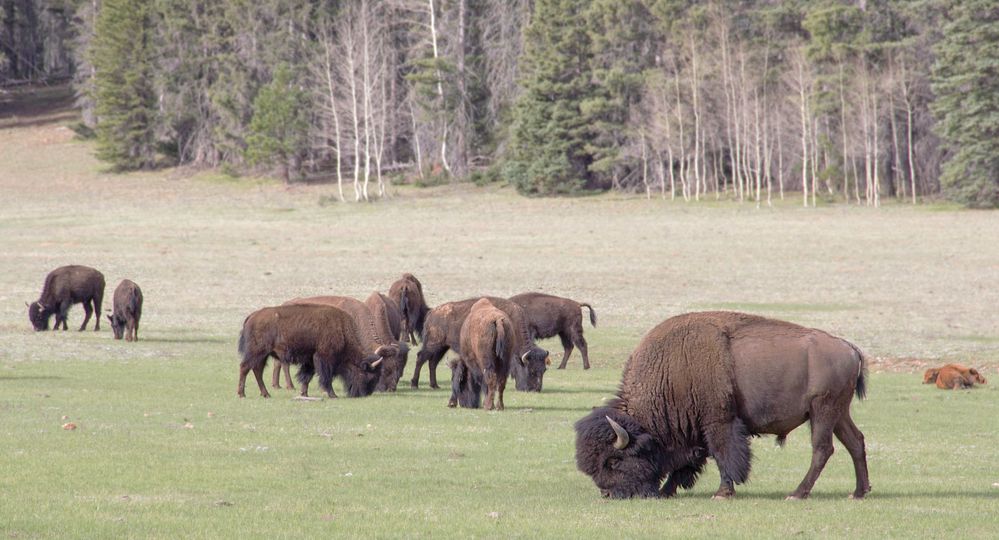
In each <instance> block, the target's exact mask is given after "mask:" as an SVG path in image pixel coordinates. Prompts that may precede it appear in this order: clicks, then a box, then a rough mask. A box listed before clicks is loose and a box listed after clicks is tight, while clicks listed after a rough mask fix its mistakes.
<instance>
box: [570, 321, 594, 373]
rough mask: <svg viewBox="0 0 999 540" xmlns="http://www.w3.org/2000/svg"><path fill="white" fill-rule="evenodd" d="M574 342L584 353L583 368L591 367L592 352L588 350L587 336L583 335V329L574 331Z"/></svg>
mask: <svg viewBox="0 0 999 540" xmlns="http://www.w3.org/2000/svg"><path fill="white" fill-rule="evenodd" d="M572 342H573V343H574V344H575V345H576V347H579V352H580V353H582V354H583V369H590V353H589V351H588V350H587V346H586V338H584V337H583V330H582V329H580V330H578V331H576V332H574V333H573V335H572Z"/></svg>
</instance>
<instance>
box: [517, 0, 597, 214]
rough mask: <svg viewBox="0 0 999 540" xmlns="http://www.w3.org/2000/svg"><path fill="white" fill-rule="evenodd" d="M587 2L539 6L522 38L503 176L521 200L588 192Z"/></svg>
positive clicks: (547, 0)
mask: <svg viewBox="0 0 999 540" xmlns="http://www.w3.org/2000/svg"><path fill="white" fill-rule="evenodd" d="M588 4H589V2H588V1H587V0H538V2H537V3H536V4H535V12H534V15H533V17H532V18H531V23H530V25H529V26H528V27H527V29H526V30H525V33H524V39H525V44H524V47H525V50H524V56H523V58H522V60H521V61H522V63H523V70H522V73H523V75H522V80H521V84H522V88H523V92H522V94H521V96H520V98H519V99H518V101H517V103H516V105H515V107H514V117H513V121H512V129H511V132H512V141H511V144H510V147H509V149H508V155H507V158H506V164H505V167H504V170H505V172H506V175H507V177H508V178H509V179H510V181H511V182H512V183H513V184H514V185H515V186H516V187H517V190H518V191H520V192H521V193H525V194H536V195H556V194H561V193H573V192H577V191H579V190H581V189H584V188H585V187H587V186H588V182H589V179H590V172H589V170H588V168H589V165H590V163H591V162H592V156H591V155H590V154H589V153H587V151H586V141H587V130H588V126H587V125H586V120H585V118H584V116H583V114H582V112H581V111H580V104H581V103H582V102H583V100H585V99H586V98H587V97H589V96H590V93H591V87H590V70H589V60H590V42H589V37H588V36H587V33H586V26H585V23H584V21H583V14H584V11H585V9H586V7H587V5H588Z"/></svg>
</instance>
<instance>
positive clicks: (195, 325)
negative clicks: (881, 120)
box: [0, 113, 999, 538]
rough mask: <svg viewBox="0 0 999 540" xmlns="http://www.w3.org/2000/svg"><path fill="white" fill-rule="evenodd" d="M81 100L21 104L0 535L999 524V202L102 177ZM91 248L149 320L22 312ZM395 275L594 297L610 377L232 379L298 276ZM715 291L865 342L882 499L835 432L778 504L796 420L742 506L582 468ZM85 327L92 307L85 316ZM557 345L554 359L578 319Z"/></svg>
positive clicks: (307, 284)
mask: <svg viewBox="0 0 999 540" xmlns="http://www.w3.org/2000/svg"><path fill="white" fill-rule="evenodd" d="M60 115H61V116H60ZM64 117H65V114H64V113H58V114H56V115H54V116H53V117H52V119H53V120H57V121H55V122H48V123H46V122H45V121H44V117H41V118H27V120H29V122H23V121H24V120H25V118H24V117H21V118H19V119H18V122H17V123H13V124H5V123H4V122H3V121H0V164H2V165H0V464H2V466H3V474H0V493H2V494H3V497H0V535H3V536H5V537H17V538H35V537H39V538H53V537H55V538H65V537H69V538H106V537H138V538H144V537H155V538H178V537H190V538H215V537H235V536H242V535H247V536H251V537H296V538H300V537H319V536H336V537H429V536H434V537H503V538H507V537H526V538H537V537H558V538H564V537H570V538H571V537H587V538H591V537H593V538H595V537H601V538H608V537H625V538H630V537H653V536H657V537H661V536H695V537H744V536H768V537H787V536H792V535H795V536H797V535H801V536H806V537H813V536H821V537H844V536H864V537H883V536H892V537H905V538H909V537H957V538H975V537H978V538H994V537H995V536H996V535H997V532H999V487H996V486H995V484H997V483H999V473H997V469H996V466H995V464H996V463H999V437H997V435H996V418H997V417H999V390H997V388H996V381H999V378H996V375H997V370H996V366H997V362H996V359H997V358H999V341H996V340H995V339H994V338H993V336H995V335H996V328H999V311H997V310H996V309H995V306H996V305H999V289H997V288H996V287H995V286H994V277H995V272H996V270H997V268H999V266H997V264H996V262H995V261H997V260H999V246H997V244H996V243H995V241H994V238H996V237H997V235H999V219H996V218H995V214H994V213H986V212H965V211H950V210H946V209H934V211H932V212H927V211H925V209H924V208H922V207H917V208H910V207H908V206H906V205H903V204H898V205H891V207H890V208H886V209H884V210H882V211H875V210H872V209H867V208H857V207H845V206H841V205H827V206H824V207H822V208H818V209H808V210H805V209H801V208H797V207H794V205H792V204H790V203H788V202H787V201H785V203H784V204H783V205H781V208H779V209H767V208H763V209H760V210H756V209H755V207H754V206H753V205H749V204H746V205H739V204H738V203H714V202H710V201H709V202H708V203H705V204H691V205H687V204H683V203H676V202H669V201H660V200H656V199H654V200H652V201H646V200H645V199H643V198H640V197H633V196H628V195H622V194H607V195H601V196H594V197H581V198H572V199H555V200H546V199H525V198H521V197H518V196H516V195H515V194H513V193H512V192H511V191H510V190H509V189H505V188H500V187H498V186H495V185H490V186H488V187H486V188H481V189H480V188H472V187H469V186H458V187H450V186H443V187H435V188H428V189H413V188H409V187H404V188H395V189H394V190H393V192H394V194H395V197H393V198H392V199H390V200H387V201H381V202H378V203H376V204H339V203H337V204H329V201H328V197H329V195H330V194H332V193H333V192H334V191H335V187H332V186H323V185H306V186H293V187H291V188H285V187H284V186H281V185H280V184H279V183H276V182H268V181H260V180H255V179H254V180H251V181H250V182H249V183H241V182H235V181H232V182H230V181H227V180H226V181H223V180H221V179H219V178H218V177H215V176H211V175H209V176H198V175H195V176H190V175H188V174H186V173H185V172H184V171H157V172H147V173H136V174H128V175H120V176H115V175H109V174H106V173H104V172H102V166H101V165H100V164H99V163H97V162H96V161H94V159H93V157H92V155H91V154H92V146H91V144H90V143H79V142H74V141H73V139H72V132H70V131H68V130H64V129H63V128H62V125H63V122H70V121H75V118H73V119H72V120H64ZM36 120H42V121H36ZM349 191H350V192H351V193H352V189H350V190H349ZM70 263H79V264H89V265H93V266H96V267H98V268H99V269H101V270H102V271H103V272H104V274H105V276H106V277H107V280H108V294H107V295H106V302H108V303H110V299H111V294H110V292H111V290H112V289H113V287H114V286H115V285H116V284H117V283H118V281H119V280H120V279H122V278H126V277H127V278H131V279H134V280H135V281H136V282H137V283H139V285H140V286H141V287H142V289H143V292H144V295H145V298H146V300H145V302H146V304H145V308H144V313H143V320H142V328H141V329H140V338H141V339H142V341H140V342H138V343H135V344H126V343H124V342H115V341H113V340H112V339H111V334H110V331H109V330H108V328H107V326H106V325H105V326H104V328H103V329H102V331H101V332H100V333H94V332H85V333H77V332H74V331H70V332H49V333H34V332H32V331H31V330H30V325H29V324H28V321H27V317H26V313H25V312H26V309H25V308H24V302H25V301H30V300H33V299H35V298H36V297H37V295H38V291H39V289H40V287H41V284H42V281H43V279H44V276H45V274H46V273H47V272H48V271H49V270H51V269H52V268H55V267H56V266H59V265H62V264H70ZM404 271H410V272H413V273H415V274H416V275H417V276H419V277H420V279H421V280H422V281H423V283H424V287H425V289H426V292H427V295H428V297H429V302H430V303H431V304H434V305H436V304H439V303H441V302H444V301H448V300H455V299H460V298H465V297H468V296H472V295H477V294H487V293H488V294H497V295H503V296H507V295H511V294H515V293H518V292H522V291H524V290H529V289H540V290H545V291H550V292H554V293H557V294H563V295H566V296H570V297H574V298H577V299H579V300H582V301H588V302H590V303H592V304H593V305H594V307H595V309H596V310H597V313H598V317H599V326H598V327H597V328H590V327H587V328H586V331H585V332H586V337H587V339H588V341H589V342H590V349H591V357H592V362H593V365H594V369H592V370H590V371H582V370H581V369H580V357H579V353H578V352H576V353H574V355H573V358H572V359H571V360H570V363H569V369H568V370H565V371H555V370H551V371H549V373H548V375H547V376H546V378H545V392H543V393H541V394H524V393H519V392H516V391H514V390H513V389H512V388H511V389H510V391H509V392H508V393H507V396H506V404H507V406H508V410H506V411H504V412H500V413H486V412H484V411H475V410H453V409H448V408H446V406H445V403H446V400H447V394H446V393H445V392H444V391H443V390H440V391H433V390H429V389H427V388H426V387H425V386H424V388H421V389H419V390H415V391H414V390H410V389H409V388H408V387H405V385H402V386H403V387H402V388H401V390H400V391H399V392H398V393H396V394H394V395H384V394H381V395H376V396H372V397H370V398H365V399H355V400H351V399H339V400H335V401H331V400H324V401H321V402H309V403H303V402H294V401H291V399H290V397H291V393H290V392H287V391H280V392H275V398H274V399H270V400H264V399H261V398H260V397H259V396H258V395H257V393H256V389H255V385H253V384H251V385H250V386H249V387H248V390H249V391H248V396H249V397H247V398H246V399H244V400H239V399H237V398H236V397H235V386H236V375H237V372H236V365H237V358H236V353H235V340H236V336H237V334H238V331H239V327H240V323H241V322H242V320H243V318H244V317H245V316H246V314H247V313H249V312H250V311H252V310H253V309H256V308H257V307H260V306H263V305H271V304H276V303H280V302H282V301H284V300H286V299H288V298H292V297H295V296H302V295H313V294H344V295H351V296H356V297H361V298H364V297H365V296H367V294H368V293H370V292H371V291H372V290H374V289H380V290H383V291H384V290H386V289H387V288H388V286H389V284H390V283H391V282H392V281H393V280H394V279H395V278H397V277H398V275H399V274H401V273H402V272H404ZM106 307H109V306H107V305H106ZM721 308H724V309H742V310H748V311H753V312H758V313H763V314H768V315H774V316H780V317H782V318H785V319H789V320H792V321H795V322H799V323H802V324H806V325H810V326H817V327H820V328H823V329H826V330H828V331H830V332H833V333H835V334H838V335H842V336H844V337H847V338H848V339H850V340H851V341H853V342H855V343H857V344H858V345H860V346H861V347H862V348H864V350H865V351H867V353H868V354H869V355H870V356H871V358H872V362H873V363H872V371H875V372H873V373H872V375H871V384H870V390H869V399H868V400H867V401H865V402H862V403H857V402H855V403H854V405H853V415H854V418H855V419H856V421H857V424H858V425H859V426H860V428H861V429H862V430H863V431H864V433H865V434H866V437H867V444H868V455H869V462H870V469H871V483H872V485H873V492H872V493H871V495H870V497H869V498H868V499H867V500H865V501H862V502H857V501H848V500H847V499H846V495H847V494H848V493H849V492H850V491H852V489H853V485H854V478H853V470H852V466H851V463H850V460H849V458H848V455H847V453H846V452H845V451H844V450H843V449H842V447H839V446H838V445H837V452H836V454H835V455H834V456H833V457H832V459H831V460H830V462H829V464H828V465H827V467H826V470H825V471H824V472H823V474H822V476H821V478H820V479H819V481H818V483H817V484H816V487H815V490H814V491H813V493H812V498H811V499H810V500H808V501H803V502H793V503H792V502H785V501H784V500H783V497H784V496H785V495H786V494H787V493H789V492H790V491H791V490H793V489H794V487H795V486H796V485H797V483H798V482H799V481H800V480H801V478H802V476H803V475H804V473H805V470H806V469H807V467H808V462H809V458H810V450H809V446H808V431H807V428H804V427H803V428H801V429H800V430H799V431H796V432H794V433H792V435H791V436H790V438H789V440H788V444H787V446H786V448H784V449H778V448H776V447H775V446H774V444H773V439H772V438H763V439H758V440H755V441H754V442H753V450H754V453H755V461H754V468H753V473H752V475H751V481H750V482H749V483H748V484H747V485H744V486H741V487H739V488H738V495H737V497H736V499H735V500H732V501H726V502H717V501H711V500H710V495H711V493H713V491H714V489H715V488H716V487H717V482H718V474H717V471H716V469H715V468H714V467H713V465H709V467H708V469H707V471H706V473H705V474H704V476H703V477H702V479H701V481H700V482H699V483H698V485H697V486H696V487H695V488H694V489H693V490H691V491H690V492H684V493H682V494H681V495H680V496H678V497H677V498H675V499H672V500H668V501H659V500H657V501H607V500H603V499H601V498H600V497H599V493H598V491H597V489H596V488H595V486H594V485H593V484H592V482H591V481H590V480H589V479H588V478H587V477H585V476H584V475H582V474H581V473H579V472H578V471H576V470H575V463H574V456H573V452H574V449H573V443H574V434H573V431H572V424H573V422H575V421H576V420H577V419H579V418H581V417H582V416H584V415H585V414H587V413H588V411H589V410H590V409H591V407H593V406H597V405H600V404H601V403H602V400H604V399H605V398H608V397H610V396H611V395H612V394H613V392H614V390H615V389H616V386H617V383H618V381H619V378H620V370H621V366H622V365H623V363H624V361H625V359H626V358H627V355H628V353H629V352H630V351H631V350H632V349H633V348H634V346H635V345H636V344H637V342H638V340H639V339H640V337H641V336H642V335H643V334H644V333H645V332H646V331H647V330H648V329H649V328H651V327H652V326H653V325H654V324H656V323H658V322H659V321H661V320H663V319H664V318H666V317H668V316H671V315H676V314H679V313H682V312H685V311H690V310H696V309H721ZM81 319H82V310H81V309H80V308H79V307H78V306H77V307H75V308H73V310H72V311H71V312H70V326H71V327H73V325H76V326H78V325H79V323H80V321H81ZM969 336H970V337H974V339H971V338H969ZM543 344H544V345H545V346H546V347H547V348H549V349H550V350H552V351H553V353H554V355H553V360H555V361H556V362H558V361H559V360H560V354H561V347H560V346H559V345H558V340H557V339H556V340H548V341H545V342H544V343H543ZM897 357H898V358H901V357H905V358H907V359H917V360H915V361H912V360H907V361H906V363H904V364H903V363H898V364H897V365H898V366H902V365H904V366H905V367H904V369H907V370H911V371H912V372H904V373H896V372H892V371H894V370H897V369H898V368H897V367H893V366H896V364H895V363H893V361H892V360H891V359H892V358H897ZM414 359H415V353H412V354H411V355H410V361H411V364H410V365H412V361H413V360H414ZM944 360H946V361H951V360H953V361H961V362H965V363H968V364H971V365H975V366H979V367H982V368H983V372H984V373H985V375H986V376H987V377H989V378H990V379H993V380H992V381H991V383H990V384H989V385H986V386H984V387H981V388H977V389H975V390H972V391H964V392H944V391H939V390H936V389H935V388H933V387H930V386H924V385H922V384H920V383H921V373H919V372H918V371H919V369H921V367H922V365H923V364H922V363H920V362H924V363H929V362H943V361H944ZM410 374H411V368H410V371H408V372H407V373H406V376H405V378H404V380H408V378H409V376H410ZM439 374H440V375H441V377H442V378H445V379H446V376H447V369H446V368H445V367H443V366H442V367H441V369H440V371H439ZM422 380H423V381H424V385H425V384H426V381H427V376H426V374H425V373H424V374H423V376H422ZM63 416H66V417H68V419H66V420H64V419H63ZM66 422H74V423H76V424H77V425H78V426H79V429H77V430H75V431H65V430H63V429H61V426H62V424H64V423H66ZM188 425H189V427H188Z"/></svg>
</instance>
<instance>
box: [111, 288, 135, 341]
mask: <svg viewBox="0 0 999 540" xmlns="http://www.w3.org/2000/svg"><path fill="white" fill-rule="evenodd" d="M113 306H114V309H113V310H112V311H111V314H110V315H108V320H110V321H111V331H112V332H113V333H114V338H115V339H121V338H122V337H124V338H125V341H138V340H139V319H140V318H141V317H142V289H140V288H139V286H138V285H136V284H135V282H134V281H132V280H130V279H123V280H121V283H119V284H118V286H117V287H115V289H114V304H113Z"/></svg>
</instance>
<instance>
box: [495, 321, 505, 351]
mask: <svg viewBox="0 0 999 540" xmlns="http://www.w3.org/2000/svg"><path fill="white" fill-rule="evenodd" d="M495 324H496V358H506V332H505V331H504V330H503V319H496V321H495Z"/></svg>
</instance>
